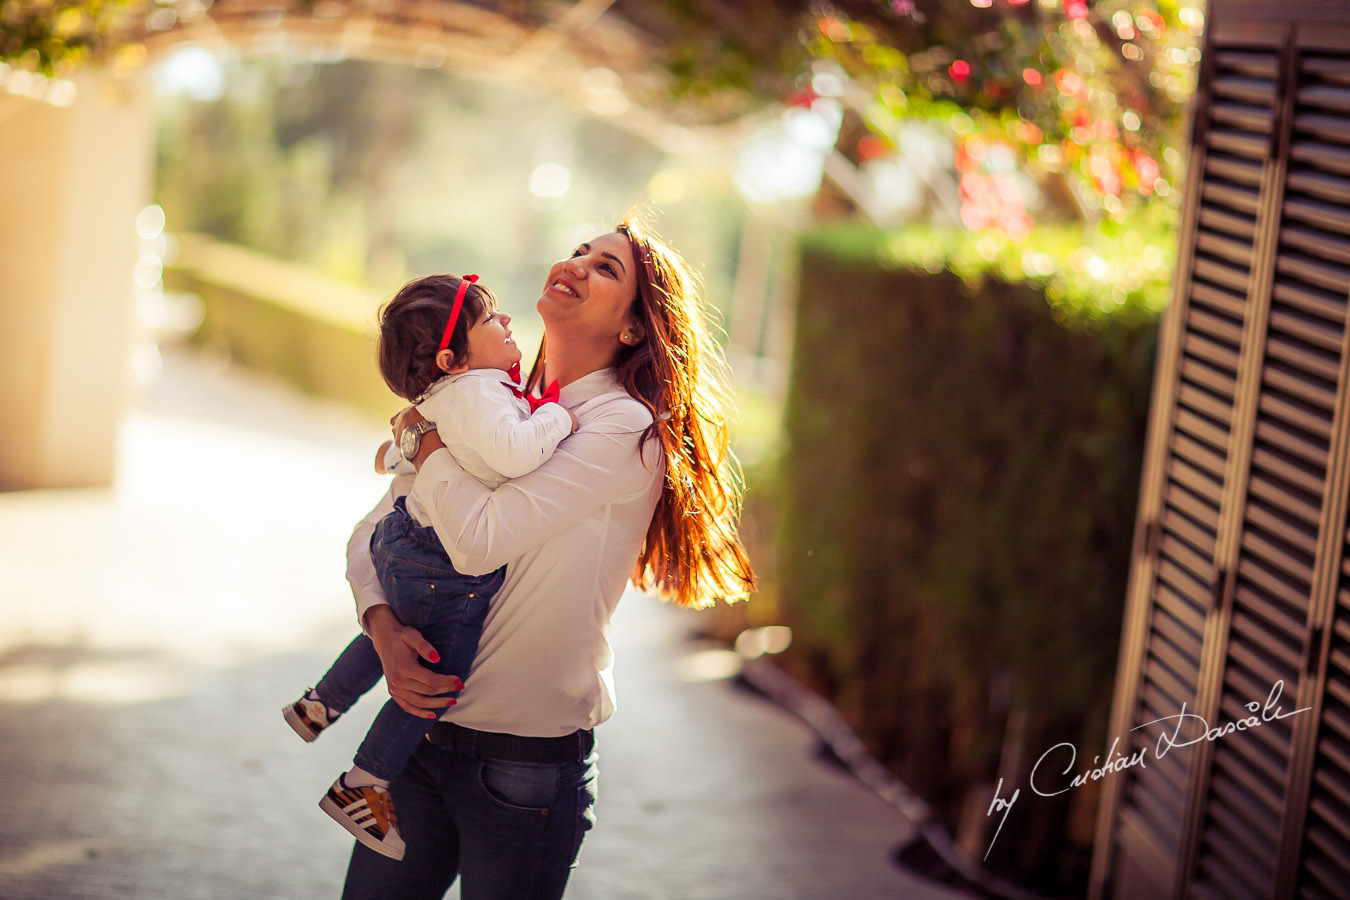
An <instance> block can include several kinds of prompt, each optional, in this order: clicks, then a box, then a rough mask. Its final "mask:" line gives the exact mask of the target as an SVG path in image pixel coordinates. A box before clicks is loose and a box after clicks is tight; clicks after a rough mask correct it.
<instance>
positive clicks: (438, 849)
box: [342, 740, 596, 900]
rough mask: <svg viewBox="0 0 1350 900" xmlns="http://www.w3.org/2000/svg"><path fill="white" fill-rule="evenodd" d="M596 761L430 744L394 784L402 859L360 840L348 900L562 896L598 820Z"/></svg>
mask: <svg viewBox="0 0 1350 900" xmlns="http://www.w3.org/2000/svg"><path fill="white" fill-rule="evenodd" d="M595 761H596V755H595V754H594V753H592V754H591V756H590V758H588V759H587V760H585V761H582V762H565V763H519V762H505V761H499V760H493V759H483V758H478V757H476V756H473V755H465V754H461V753H458V752H455V751H450V750H443V749H441V748H440V747H437V746H436V745H434V744H432V743H431V742H430V741H426V740H423V741H422V742H421V746H419V747H418V749H417V752H416V753H415V754H414V755H413V758H412V760H411V761H410V762H409V763H408V765H407V766H406V767H405V768H404V770H403V774H401V775H400V776H399V777H398V778H396V779H394V782H393V784H391V785H390V792H391V793H392V795H393V799H394V806H395V809H397V811H398V825H399V832H400V833H401V834H402V836H403V840H404V841H405V842H406V843H407V846H408V850H407V854H406V855H405V856H404V858H403V860H402V861H401V862H396V861H394V860H391V859H388V858H387V857H384V856H381V855H380V854H378V853H376V852H375V851H373V850H371V849H369V848H368V847H365V846H364V845H362V844H357V845H356V846H355V849H354V850H353V851H352V858H351V862H350V864H349V865H348V868H347V882H346V885H345V887H344V889H343V892H342V897H343V900H389V898H398V900H440V898H441V897H443V896H444V895H445V892H446V891H447V890H449V888H450V885H451V884H452V883H453V882H454V880H455V878H456V877H459V878H461V879H462V882H461V885H460V894H461V896H462V897H463V900H557V898H559V897H561V896H562V895H563V890H564V888H566V886H567V878H568V876H569V875H570V874H571V871H572V867H573V866H574V865H575V864H576V860H577V856H578V854H579V853H580V851H581V842H582V839H583V838H584V837H585V836H586V832H587V831H589V830H590V828H591V826H592V825H593V824H594V821H595V816H594V811H593V805H594V802H595V777H596V765H595Z"/></svg>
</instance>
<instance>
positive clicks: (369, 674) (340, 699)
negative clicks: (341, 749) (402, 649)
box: [314, 634, 384, 713]
mask: <svg viewBox="0 0 1350 900" xmlns="http://www.w3.org/2000/svg"><path fill="white" fill-rule="evenodd" d="M383 676H384V668H383V667H382V666H381V665H380V657H379V654H377V653H376V652H375V645H374V644H373V643H371V641H370V638H368V637H366V636H365V635H364V634H359V635H357V636H356V638H355V639H354V640H353V641H352V642H351V643H350V644H348V645H347V649H346V650H343V651H342V653H341V654H339V655H338V658H337V659H336V660H334V661H333V665H332V667H331V668H329V670H328V672H327V673H326V674H325V675H324V676H323V678H322V679H320V681H319V683H318V684H317V685H315V686H314V692H315V693H316V694H318V695H319V699H320V700H322V701H323V703H324V705H325V706H327V707H328V708H329V709H331V710H333V711H334V712H337V713H344V712H346V711H347V710H349V709H351V708H352V705H353V704H355V703H356V701H357V700H359V699H360V698H361V696H362V695H363V694H365V692H366V691H368V690H370V689H371V688H373V687H374V686H375V685H376V684H378V683H379V680H380V679H381V678H382V677H383Z"/></svg>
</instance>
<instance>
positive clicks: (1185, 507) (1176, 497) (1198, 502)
mask: <svg viewBox="0 0 1350 900" xmlns="http://www.w3.org/2000/svg"><path fill="white" fill-rule="evenodd" d="M1172 487H1173V490H1172V491H1171V492H1170V493H1169V497H1168V501H1167V508H1168V509H1169V510H1171V509H1175V510H1176V511H1177V512H1179V513H1182V514H1184V515H1185V516H1186V517H1187V518H1188V519H1191V520H1192V521H1195V522H1198V523H1200V524H1201V525H1203V526H1204V527H1205V529H1206V530H1208V531H1209V532H1210V534H1211V538H1210V540H1213V537H1212V535H1213V533H1214V531H1215V529H1216V528H1217V527H1218V523H1219V508H1218V506H1217V505H1216V504H1215V503H1214V502H1211V501H1206V500H1204V499H1202V498H1201V497H1198V496H1196V495H1195V494H1193V493H1191V492H1190V491H1188V490H1186V489H1185V488H1184V487H1182V486H1181V485H1178V484H1173V485H1172Z"/></svg>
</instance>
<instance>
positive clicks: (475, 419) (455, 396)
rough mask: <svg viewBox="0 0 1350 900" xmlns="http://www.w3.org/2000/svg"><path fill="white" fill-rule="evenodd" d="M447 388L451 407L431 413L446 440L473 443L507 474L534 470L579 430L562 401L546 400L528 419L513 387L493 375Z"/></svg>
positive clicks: (485, 458) (514, 475)
mask: <svg viewBox="0 0 1350 900" xmlns="http://www.w3.org/2000/svg"><path fill="white" fill-rule="evenodd" d="M443 393H444V394H447V395H449V396H447V397H446V400H447V401H448V402H447V404H446V405H445V406H444V407H442V408H443V409H445V412H440V411H437V415H439V416H440V418H436V416H427V418H431V419H434V420H435V421H436V430H437V431H438V432H439V433H440V435H441V440H442V441H444V442H445V443H446V444H447V445H451V446H453V445H455V444H463V445H465V446H467V447H469V448H470V449H472V450H473V451H474V452H475V453H477V454H478V455H479V456H481V457H482V458H483V462H484V463H486V464H487V465H488V466H489V467H490V468H492V469H493V470H494V471H496V472H499V473H500V474H501V475H502V477H503V478H519V477H520V476H521V475H525V474H527V473H529V472H533V471H534V470H535V469H536V468H538V467H539V465H540V464H541V463H543V462H544V460H546V459H548V458H549V457H550V456H552V455H553V451H554V450H556V449H557V447H558V444H559V443H560V442H561V441H562V439H563V438H565V437H567V436H568V435H570V434H572V432H573V431H574V430H575V429H576V424H577V422H576V417H575V416H574V415H572V413H571V412H570V411H569V410H568V409H567V408H566V407H564V406H562V405H561V404H559V403H546V404H544V405H543V406H541V407H539V409H537V410H535V411H534V413H533V414H531V415H530V417H529V418H527V419H525V420H523V421H522V420H521V418H520V413H519V411H518V410H519V407H518V406H517V405H516V404H515V403H514V402H513V400H512V397H511V392H510V389H509V388H507V387H506V386H505V385H503V384H501V383H500V382H497V381H495V380H493V379H489V378H463V379H460V380H459V381H458V382H456V383H455V384H453V385H451V386H450V387H449V388H448V389H447V390H446V391H444V392H443ZM433 399H435V398H433Z"/></svg>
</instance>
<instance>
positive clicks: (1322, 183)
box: [1284, 170, 1350, 231]
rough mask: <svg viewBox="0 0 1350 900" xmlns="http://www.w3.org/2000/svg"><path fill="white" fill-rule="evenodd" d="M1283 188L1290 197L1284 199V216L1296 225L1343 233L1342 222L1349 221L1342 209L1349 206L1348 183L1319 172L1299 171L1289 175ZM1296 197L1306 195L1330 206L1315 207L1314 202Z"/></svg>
mask: <svg viewBox="0 0 1350 900" xmlns="http://www.w3.org/2000/svg"><path fill="white" fill-rule="evenodd" d="M1285 185H1286V187H1285V189H1286V190H1287V191H1291V192H1293V193H1294V197H1293V198H1290V197H1289V196H1288V195H1286V197H1285V201H1284V214H1285V215H1286V216H1290V217H1292V218H1294V219H1297V220H1299V221H1300V222H1308V223H1310V224H1313V225H1320V226H1322V227H1323V228H1326V229H1329V230H1331V231H1344V230H1345V228H1346V227H1347V224H1346V220H1347V219H1350V213H1348V212H1347V211H1346V209H1345V207H1346V206H1347V205H1350V179H1347V178H1338V177H1336V176H1335V175H1326V174H1323V173H1321V172H1309V171H1307V170H1300V171H1297V172H1290V173H1289V178H1288V179H1287V180H1286V182H1285ZM1298 194H1309V195H1311V196H1313V197H1319V198H1321V199H1323V200H1330V201H1332V203H1318V202H1316V201H1314V200H1308V199H1305V198H1303V197H1299V196H1297V195H1298Z"/></svg>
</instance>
